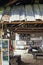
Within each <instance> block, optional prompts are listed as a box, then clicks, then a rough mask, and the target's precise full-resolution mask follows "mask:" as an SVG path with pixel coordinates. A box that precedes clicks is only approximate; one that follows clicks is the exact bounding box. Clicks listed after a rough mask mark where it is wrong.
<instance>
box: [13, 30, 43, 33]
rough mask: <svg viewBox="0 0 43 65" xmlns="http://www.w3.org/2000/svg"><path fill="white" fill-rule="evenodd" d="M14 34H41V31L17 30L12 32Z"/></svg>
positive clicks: (42, 31)
mask: <svg viewBox="0 0 43 65" xmlns="http://www.w3.org/2000/svg"><path fill="white" fill-rule="evenodd" d="M14 33H29V34H31V33H43V30H21V31H20V30H17V31H14Z"/></svg>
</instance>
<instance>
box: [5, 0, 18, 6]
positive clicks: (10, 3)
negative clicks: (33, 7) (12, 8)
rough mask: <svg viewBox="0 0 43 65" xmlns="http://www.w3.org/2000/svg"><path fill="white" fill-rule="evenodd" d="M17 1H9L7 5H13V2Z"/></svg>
mask: <svg viewBox="0 0 43 65" xmlns="http://www.w3.org/2000/svg"><path fill="white" fill-rule="evenodd" d="M15 2H17V0H12V1H11V2H9V3H7V5H6V6H9V5H12V4H13V3H15Z"/></svg>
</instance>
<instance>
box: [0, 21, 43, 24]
mask: <svg viewBox="0 0 43 65" xmlns="http://www.w3.org/2000/svg"><path fill="white" fill-rule="evenodd" d="M0 23H1V22H0ZM3 24H43V21H35V22H34V21H33V22H30V21H29V22H27V21H26V22H24V21H22V22H19V21H17V22H11V23H9V22H3Z"/></svg>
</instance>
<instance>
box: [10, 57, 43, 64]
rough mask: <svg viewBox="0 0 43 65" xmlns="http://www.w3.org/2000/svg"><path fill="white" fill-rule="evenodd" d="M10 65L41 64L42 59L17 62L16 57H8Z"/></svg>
mask: <svg viewBox="0 0 43 65" xmlns="http://www.w3.org/2000/svg"><path fill="white" fill-rule="evenodd" d="M10 63H11V65H43V60H39V59H37V60H36V61H35V62H34V63H24V62H19V63H18V62H17V59H16V58H13V59H10Z"/></svg>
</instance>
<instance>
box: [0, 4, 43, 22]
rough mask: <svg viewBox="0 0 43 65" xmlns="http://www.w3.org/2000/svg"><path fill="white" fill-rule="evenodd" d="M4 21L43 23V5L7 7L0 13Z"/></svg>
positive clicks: (0, 17)
mask: <svg viewBox="0 0 43 65" xmlns="http://www.w3.org/2000/svg"><path fill="white" fill-rule="evenodd" d="M1 19H2V20H3V21H10V22H11V21H23V20H24V21H36V20H42V21H43V4H39V5H38V4H34V5H25V6H21V5H20V6H13V7H12V8H11V7H7V8H6V10H4V11H2V12H0V20H1Z"/></svg>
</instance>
